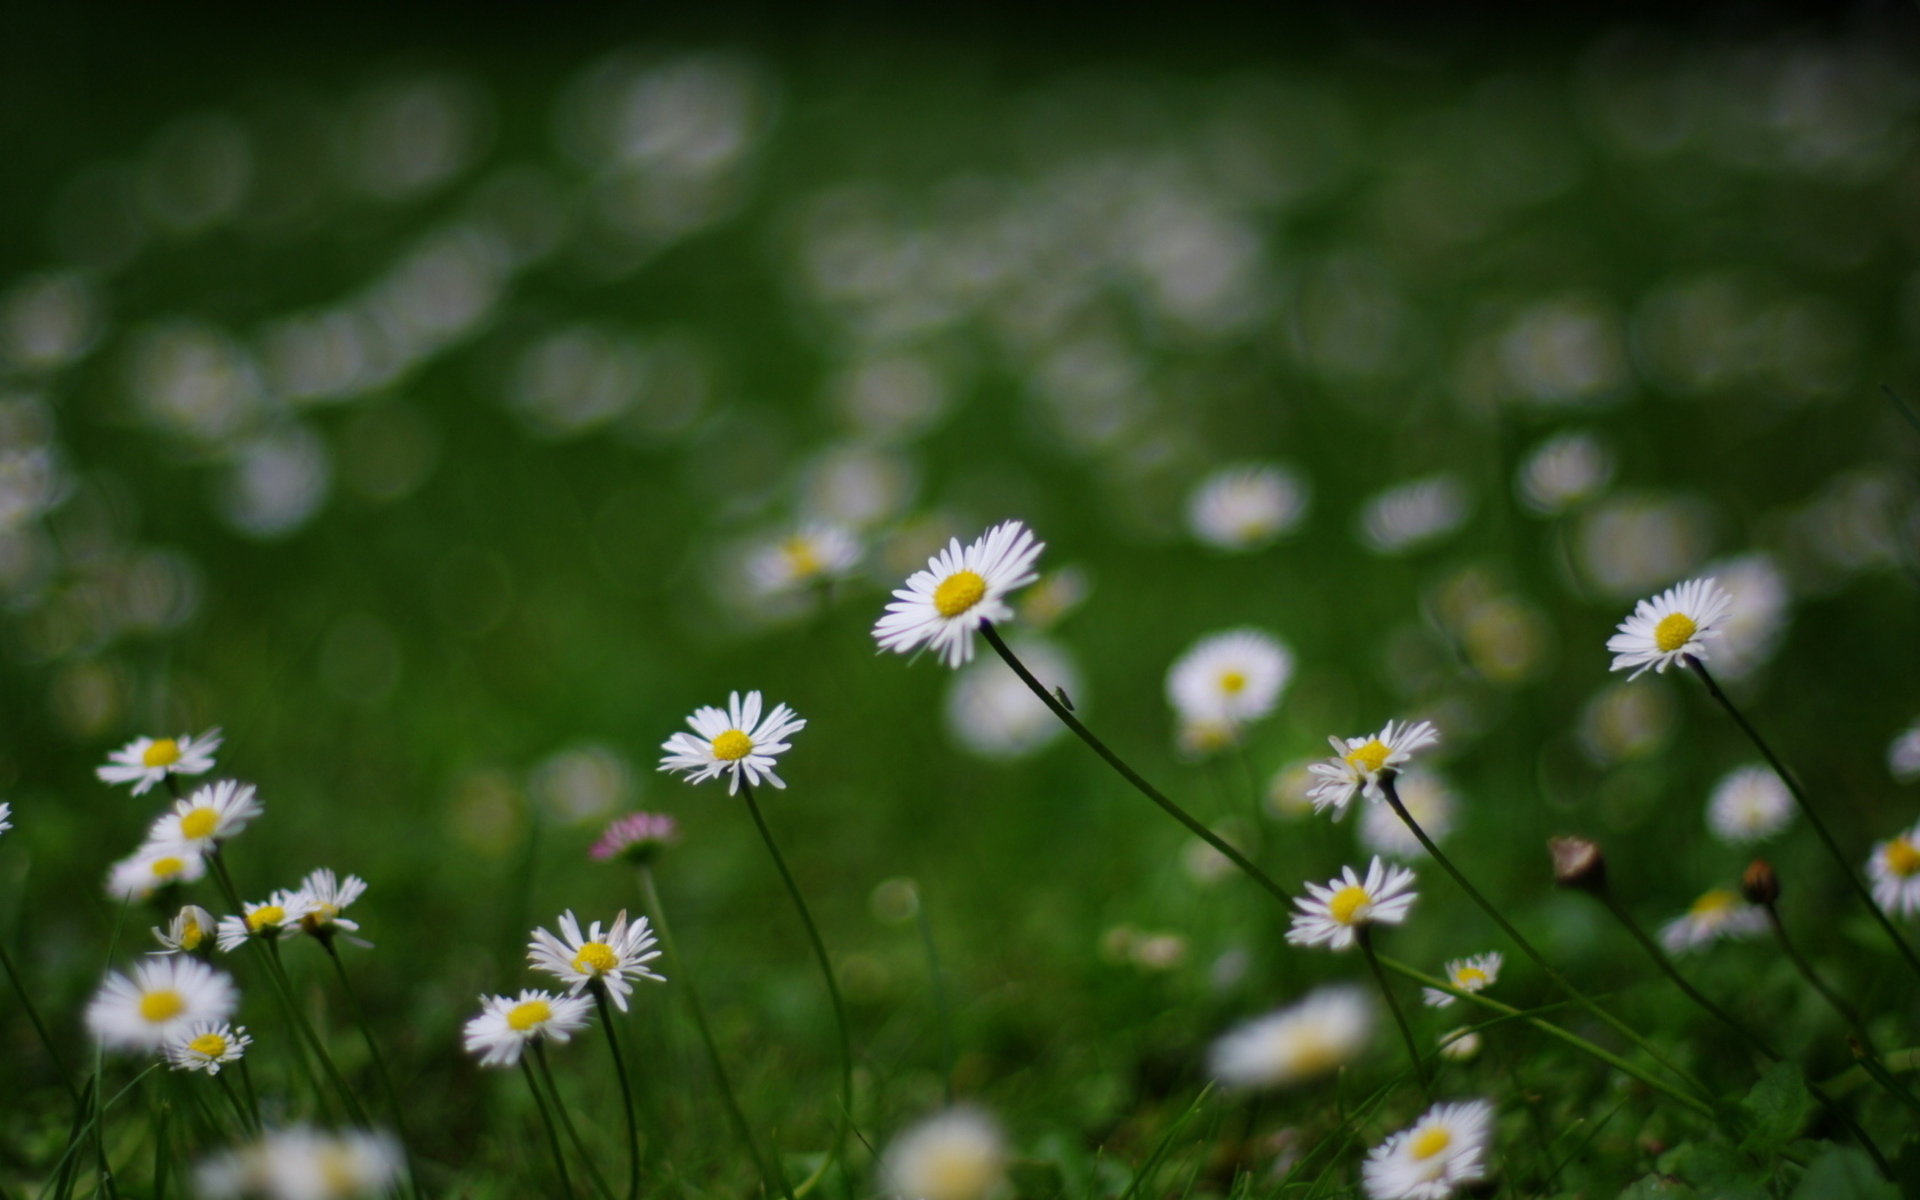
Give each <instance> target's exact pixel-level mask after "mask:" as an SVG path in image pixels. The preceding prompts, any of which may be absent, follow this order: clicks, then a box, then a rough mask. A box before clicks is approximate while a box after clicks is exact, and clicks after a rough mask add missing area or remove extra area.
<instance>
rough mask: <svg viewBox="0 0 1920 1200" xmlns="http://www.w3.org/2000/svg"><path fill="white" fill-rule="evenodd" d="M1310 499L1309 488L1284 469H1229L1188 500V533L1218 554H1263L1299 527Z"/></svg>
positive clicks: (1201, 485) (1205, 481) (1207, 481)
mask: <svg viewBox="0 0 1920 1200" xmlns="http://www.w3.org/2000/svg"><path fill="white" fill-rule="evenodd" d="M1307 499H1308V492H1307V486H1306V484H1305V483H1304V482H1303V481H1302V480H1301V479H1300V478H1299V476H1297V475H1295V474H1294V473H1293V472H1292V471H1289V470H1287V469H1286V468H1284V467H1276V466H1245V467H1226V468H1222V469H1221V470H1218V471H1215V472H1214V473H1213V474H1211V475H1209V476H1207V477H1206V478H1205V479H1203V480H1201V481H1200V483H1199V485H1198V486H1196V487H1195V488H1194V489H1193V493H1192V494H1191V495H1190V496H1188V497H1187V529H1188V530H1189V531H1190V532H1191V533H1192V534H1193V536H1194V537H1196V538H1198V539H1199V540H1200V541H1202V542H1205V543H1206V544H1207V545H1209V546H1213V547H1215V548H1216V549H1220V550H1258V549H1260V548H1261V547H1262V546H1268V545H1272V544H1273V542H1275V541H1276V540H1278V539H1279V538H1281V537H1282V536H1284V535H1286V534H1288V533H1290V532H1292V531H1293V530H1294V529H1295V528H1297V527H1298V526H1299V524H1300V519H1301V518H1302V517H1303V516H1305V515H1306V511H1307Z"/></svg>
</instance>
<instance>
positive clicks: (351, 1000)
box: [318, 933, 426, 1196]
mask: <svg viewBox="0 0 1920 1200" xmlns="http://www.w3.org/2000/svg"><path fill="white" fill-rule="evenodd" d="M318 940H319V942H320V945H321V946H322V947H323V948H324V949H325V950H326V952H327V957H328V958H330V959H332V960H333V969H334V973H335V974H337V975H338V976H339V977H340V990H341V991H343V992H345V993H346V995H347V1011H348V1012H350V1013H351V1014H352V1015H353V1023H354V1024H355V1025H358V1026H359V1027H360V1040H361V1041H363V1042H365V1043H366V1044H367V1057H369V1058H371V1059H372V1060H373V1071H374V1074H375V1075H377V1076H379V1077H380V1088H381V1090H382V1091H384V1092H385V1093H386V1095H387V1107H388V1108H389V1109H391V1110H392V1112H393V1127H394V1132H396V1133H398V1134H399V1135H400V1152H401V1154H402V1155H404V1156H405V1158H406V1160H407V1186H408V1187H409V1188H411V1189H412V1191H413V1194H414V1195H415V1196H423V1195H425V1194H426V1193H424V1192H422V1191H421V1190H420V1174H419V1170H418V1169H417V1167H416V1166H415V1164H414V1161H413V1139H412V1138H411V1137H409V1136H408V1135H407V1116H406V1109H405V1108H404V1107H403V1106H402V1105H401V1103H400V1093H399V1092H398V1091H396V1090H395V1089H394V1086H393V1076H392V1075H390V1074H388V1072H387V1059H386V1056H385V1055H384V1054H381V1053H380V1047H379V1046H378V1045H376V1044H375V1043H374V1040H373V1030H372V1029H371V1028H369V1027H368V1025H367V1014H366V1011H365V1010H364V1009H362V1008H361V1007H360V995H359V993H358V992H355V991H354V990H353V980H351V979H349V978H348V977H347V965H346V964H345V963H343V962H341V961H340V952H339V950H338V949H336V948H335V947H334V944H333V941H334V939H333V935H332V933H327V934H325V935H323V936H321V937H320V938H319V939H318Z"/></svg>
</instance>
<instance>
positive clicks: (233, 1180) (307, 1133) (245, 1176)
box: [193, 1126, 404, 1200]
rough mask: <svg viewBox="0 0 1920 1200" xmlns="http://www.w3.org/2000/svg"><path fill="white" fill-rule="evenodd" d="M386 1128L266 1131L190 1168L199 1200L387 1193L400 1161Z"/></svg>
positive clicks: (327, 1199) (335, 1198) (308, 1199)
mask: <svg viewBox="0 0 1920 1200" xmlns="http://www.w3.org/2000/svg"><path fill="white" fill-rule="evenodd" d="M402 1153H403V1152H402V1151H401V1149H400V1143H399V1142H397V1141H395V1140H394V1139H393V1137H392V1136H391V1135H390V1134H386V1133H368V1132H366V1131H364V1130H359V1129H351V1130H347V1131H346V1132H344V1133H338V1134H333V1133H322V1132H320V1131H318V1130H314V1129H309V1128H307V1127H305V1126H295V1127H293V1128H291V1129H276V1130H272V1131H269V1132H268V1133H267V1134H265V1135H264V1136H263V1137H261V1138H260V1139H259V1140H258V1141H256V1142H252V1143H250V1144H248V1145H246V1146H242V1147H241V1148H240V1149H238V1150H234V1151H229V1152H227V1153H225V1154H220V1155H217V1156H215V1157H214V1158H211V1159H208V1160H207V1161H206V1162H203V1163H201V1164H200V1166H199V1167H198V1168H197V1169H196V1170H195V1171H194V1175H193V1178H194V1184H195V1187H196V1189H197V1190H196V1191H195V1193H194V1194H195V1195H197V1196H200V1197H202V1198H203V1200H240V1197H243V1196H246V1197H257V1198H260V1200H354V1198H355V1197H372V1196H385V1195H386V1194H387V1193H388V1192H389V1191H390V1190H391V1189H392V1187H393V1185H394V1184H395V1183H396V1182H398V1180H399V1178H400V1168H401V1164H402V1162H403V1161H404V1160H403V1157H402Z"/></svg>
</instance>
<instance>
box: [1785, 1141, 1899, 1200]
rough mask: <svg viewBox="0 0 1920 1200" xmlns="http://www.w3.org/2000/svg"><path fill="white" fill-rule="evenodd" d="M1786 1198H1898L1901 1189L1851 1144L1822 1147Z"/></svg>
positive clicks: (1851, 1199)
mask: <svg viewBox="0 0 1920 1200" xmlns="http://www.w3.org/2000/svg"><path fill="white" fill-rule="evenodd" d="M1789 1200H1900V1188H1899V1187H1898V1186H1897V1185H1895V1184H1894V1183H1893V1182H1892V1181H1891V1180H1888V1179H1887V1178H1885V1177H1884V1176H1882V1175H1881V1174H1880V1171H1879V1168H1877V1167H1875V1166H1874V1165H1873V1160H1872V1159H1870V1158H1868V1157H1867V1155H1866V1153H1865V1152H1864V1151H1862V1150H1860V1149H1859V1148H1858V1147H1854V1146H1824V1147H1822V1148H1821V1149H1820V1150H1819V1151H1818V1152H1817V1153H1816V1154H1815V1155H1814V1158H1813V1161H1811V1162H1809V1163H1808V1164H1807V1173H1806V1174H1805V1175H1803V1176H1801V1178H1800V1183H1799V1186H1797V1187H1795V1188H1794V1189H1793V1193H1792V1195H1791V1196H1790V1197H1789Z"/></svg>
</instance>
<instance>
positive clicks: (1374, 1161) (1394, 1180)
mask: <svg viewBox="0 0 1920 1200" xmlns="http://www.w3.org/2000/svg"><path fill="white" fill-rule="evenodd" d="M1492 1136H1493V1105H1491V1104H1489V1103H1487V1102H1486V1101H1485V1100H1471V1101H1468V1102H1466V1103H1463V1104H1436V1105H1434V1106H1433V1107H1432V1108H1430V1109H1428V1110H1427V1111H1426V1113H1425V1114H1424V1115H1423V1116H1422V1117H1421V1118H1420V1119H1419V1120H1418V1121H1415V1122H1414V1123H1413V1125H1412V1126H1410V1127H1409V1128H1406V1129H1403V1130H1401V1131H1400V1132H1399V1133H1396V1134H1394V1135H1393V1136H1392V1137H1390V1138H1388V1139H1387V1140H1386V1141H1384V1142H1382V1143H1380V1144H1379V1145H1378V1146H1375V1147H1374V1148H1373V1150H1372V1151H1371V1152H1370V1153H1368V1155H1367V1161H1366V1162H1365V1163H1363V1164H1361V1167H1360V1174H1361V1179H1362V1180H1363V1181H1364V1183H1365V1185H1366V1189H1367V1196H1368V1198H1369V1200H1447V1197H1449V1196H1452V1195H1453V1193H1454V1190H1455V1189H1456V1188H1458V1187H1460V1186H1462V1185H1464V1184H1469V1183H1476V1182H1478V1181H1479V1180H1481V1179H1483V1178H1485V1177H1486V1154H1487V1143H1488V1141H1489V1140H1491V1138H1492Z"/></svg>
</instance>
